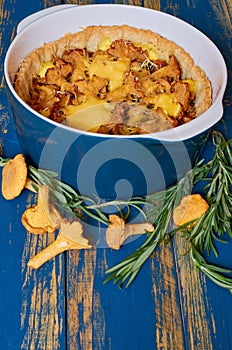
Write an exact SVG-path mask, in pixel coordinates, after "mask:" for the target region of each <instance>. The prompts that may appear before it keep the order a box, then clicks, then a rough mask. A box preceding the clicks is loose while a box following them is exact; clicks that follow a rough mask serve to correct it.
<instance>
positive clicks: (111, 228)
mask: <svg viewBox="0 0 232 350" xmlns="http://www.w3.org/2000/svg"><path fill="white" fill-rule="evenodd" d="M109 220H110V224H109V225H108V227H107V229H106V242H107V244H108V246H109V247H110V248H113V249H120V247H121V245H122V244H123V243H124V242H125V240H126V239H127V238H128V237H131V236H134V235H141V234H143V233H146V232H152V231H154V226H153V225H152V224H150V223H149V222H143V223H136V224H125V221H124V220H123V219H122V218H120V217H119V216H117V215H109Z"/></svg>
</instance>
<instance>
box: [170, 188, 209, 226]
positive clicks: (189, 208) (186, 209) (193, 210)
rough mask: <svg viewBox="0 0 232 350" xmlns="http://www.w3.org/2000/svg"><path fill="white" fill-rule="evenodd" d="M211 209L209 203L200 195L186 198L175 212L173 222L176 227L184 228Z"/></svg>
mask: <svg viewBox="0 0 232 350" xmlns="http://www.w3.org/2000/svg"><path fill="white" fill-rule="evenodd" d="M208 209H209V205H208V203H207V202H206V201H205V200H204V198H202V196H201V195H200V194H191V195H187V196H184V197H183V198H182V200H181V202H180V204H179V205H178V206H177V207H176V208H175V209H174V211H173V221H174V224H175V225H176V226H182V225H184V224H186V223H187V222H189V221H192V220H194V219H198V218H200V217H201V216H202V215H203V214H204V213H205V212H206V211H207V210H208Z"/></svg>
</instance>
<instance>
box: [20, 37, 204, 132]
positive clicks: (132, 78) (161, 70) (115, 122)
mask: <svg viewBox="0 0 232 350" xmlns="http://www.w3.org/2000/svg"><path fill="white" fill-rule="evenodd" d="M181 77H182V72H181V66H180V63H179V62H178V60H177V58H176V57H175V55H174V54H171V55H170V56H169V57H168V59H167V60H165V59H163V58H162V59H161V58H159V56H158V54H157V52H156V49H155V46H154V45H152V44H144V45H142V44H136V43H133V42H131V41H129V40H124V39H117V40H111V39H110V38H107V37H106V38H104V39H103V40H102V41H101V43H100V44H99V45H98V47H97V50H96V51H95V52H91V51H88V50H87V48H82V49H80V48H76V49H66V50H64V51H63V53H62V55H61V56H60V57H58V55H56V54H54V55H53V58H52V59H51V60H49V61H47V62H44V63H43V64H42V65H41V66H40V69H39V70H38V71H37V72H36V74H34V75H33V78H32V84H31V87H30V99H29V100H28V101H27V103H28V104H29V105H30V106H31V107H32V108H33V109H34V110H36V111H37V112H39V113H40V114H42V115H43V116H45V117H47V118H50V119H51V120H53V121H55V122H58V123H63V124H66V125H69V126H71V127H74V128H77V129H81V130H86V131H90V132H95V133H103V134H114V135H136V134H144V133H151V132H157V131H161V130H166V129H170V128H173V127H176V126H179V125H182V124H185V123H187V122H189V121H191V120H193V119H195V118H196V117H197V113H196V107H195V101H196V96H197V91H198V81H197V80H193V79H190V78H189V79H182V78H181Z"/></svg>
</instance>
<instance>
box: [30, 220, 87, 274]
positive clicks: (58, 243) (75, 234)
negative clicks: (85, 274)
mask: <svg viewBox="0 0 232 350" xmlns="http://www.w3.org/2000/svg"><path fill="white" fill-rule="evenodd" d="M82 233H83V227H82V225H81V223H80V222H79V221H74V222H72V223H70V222H61V224H60V231H59V234H58V236H57V238H56V240H55V241H54V242H53V243H51V244H50V245H49V246H48V247H46V248H45V249H43V250H42V251H41V252H40V253H38V254H37V255H35V256H34V257H32V258H31V259H30V260H29V262H28V264H27V265H28V266H29V267H31V268H34V269H38V268H39V267H40V266H41V265H43V264H44V263H45V262H46V261H48V260H50V259H51V258H53V257H54V256H56V255H57V254H60V253H62V252H64V251H65V250H69V249H90V248H92V246H91V245H89V242H88V240H87V239H86V238H84V237H83V236H82Z"/></svg>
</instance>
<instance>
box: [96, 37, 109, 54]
mask: <svg viewBox="0 0 232 350" xmlns="http://www.w3.org/2000/svg"><path fill="white" fill-rule="evenodd" d="M111 44H112V40H111V39H110V38H109V37H105V38H104V39H103V40H102V41H101V43H100V44H99V45H98V50H102V51H106V50H108V49H109V48H110V45H111Z"/></svg>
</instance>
